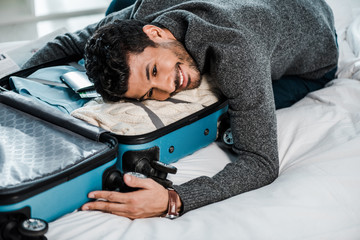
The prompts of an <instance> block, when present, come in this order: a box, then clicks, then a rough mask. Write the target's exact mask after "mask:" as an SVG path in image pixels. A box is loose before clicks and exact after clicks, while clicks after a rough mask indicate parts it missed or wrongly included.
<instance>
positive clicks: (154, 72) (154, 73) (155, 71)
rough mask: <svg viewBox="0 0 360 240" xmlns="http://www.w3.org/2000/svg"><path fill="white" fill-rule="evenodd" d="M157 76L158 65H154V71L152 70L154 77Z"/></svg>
mask: <svg viewBox="0 0 360 240" xmlns="http://www.w3.org/2000/svg"><path fill="white" fill-rule="evenodd" d="M156 74H157V68H156V65H154V67H153V70H152V75H153V76H154V77H155V76H156Z"/></svg>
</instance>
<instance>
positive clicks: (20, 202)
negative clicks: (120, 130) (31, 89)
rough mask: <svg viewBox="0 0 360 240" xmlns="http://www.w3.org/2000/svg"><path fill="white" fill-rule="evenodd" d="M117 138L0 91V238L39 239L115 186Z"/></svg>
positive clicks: (36, 103)
mask: <svg viewBox="0 0 360 240" xmlns="http://www.w3.org/2000/svg"><path fill="white" fill-rule="evenodd" d="M117 152H118V146H117V141H116V138H114V137H113V136H111V135H110V134H108V133H107V132H105V131H104V130H102V129H99V128H97V127H95V126H92V125H89V124H86V123H85V122H83V121H81V120H78V119H75V118H72V117H71V116H69V115H66V114H62V113H61V112H58V111H53V109H52V108H47V106H46V105H45V104H39V103H38V102H35V101H32V100H31V99H28V98H26V97H23V96H20V95H19V94H17V93H14V92H11V91H4V92H1V93H0V179H1V181H0V239H1V240H3V239H44V236H43V234H44V233H45V232H46V231H47V222H48V221H53V220H55V219H56V218H58V217H60V216H62V215H64V214H66V213H69V212H72V211H74V210H76V209H78V208H79V207H80V206H82V205H83V204H84V203H85V202H87V201H89V199H88V198H87V194H88V193H89V192H90V191H93V190H99V189H104V188H107V187H106V184H108V185H114V183H111V181H110V180H111V179H109V175H110V174H111V172H112V171H113V169H114V168H115V167H116V162H117Z"/></svg>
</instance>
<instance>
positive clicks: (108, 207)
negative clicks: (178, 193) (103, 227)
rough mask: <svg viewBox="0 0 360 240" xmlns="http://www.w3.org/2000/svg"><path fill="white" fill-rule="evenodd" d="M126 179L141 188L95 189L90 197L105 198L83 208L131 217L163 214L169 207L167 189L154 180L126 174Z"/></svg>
mask: <svg viewBox="0 0 360 240" xmlns="http://www.w3.org/2000/svg"><path fill="white" fill-rule="evenodd" d="M124 181H125V183H126V184H127V185H129V186H131V187H136V188H140V190H137V191H134V192H128V193H121V192H113V191H94V192H90V193H89V195H88V196H89V198H94V199H103V200H105V201H94V202H89V203H86V204H84V205H83V206H82V210H99V211H103V212H107V213H112V214H116V215H120V216H124V217H128V218H130V219H135V218H144V217H154V216H161V215H162V214H163V213H164V212H165V211H166V209H167V203H168V193H167V190H166V189H165V188H164V187H163V186H162V185H160V184H158V183H157V182H155V181H154V180H152V179H150V178H147V179H141V178H137V177H134V176H130V175H126V174H125V176H124Z"/></svg>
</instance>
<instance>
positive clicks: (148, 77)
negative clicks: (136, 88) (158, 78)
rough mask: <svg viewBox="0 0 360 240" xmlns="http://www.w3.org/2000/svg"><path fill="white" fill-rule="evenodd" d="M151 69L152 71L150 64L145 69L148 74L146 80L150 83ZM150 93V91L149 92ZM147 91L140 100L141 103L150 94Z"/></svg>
mask: <svg viewBox="0 0 360 240" xmlns="http://www.w3.org/2000/svg"><path fill="white" fill-rule="evenodd" d="M149 69H150V64H148V65H146V67H145V74H146V78H147V80H148V81H150V73H149ZM149 91H150V90H149ZM149 91H147V92H146V93H145V94H144V95H143V96H142V97H140V98H139V101H142V100H144V98H145V96H146V94H147V93H148V92H149Z"/></svg>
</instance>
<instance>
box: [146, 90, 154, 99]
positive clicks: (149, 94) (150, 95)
mask: <svg viewBox="0 0 360 240" xmlns="http://www.w3.org/2000/svg"><path fill="white" fill-rule="evenodd" d="M152 95H153V88H151V89H150V90H149V91H148V93H147V98H151V97H152Z"/></svg>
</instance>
